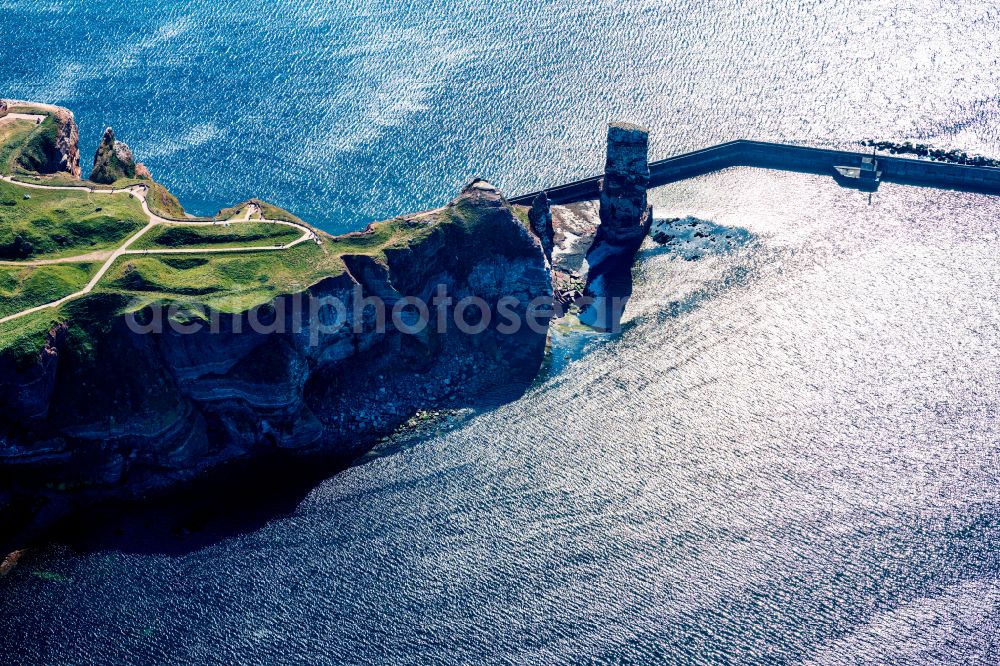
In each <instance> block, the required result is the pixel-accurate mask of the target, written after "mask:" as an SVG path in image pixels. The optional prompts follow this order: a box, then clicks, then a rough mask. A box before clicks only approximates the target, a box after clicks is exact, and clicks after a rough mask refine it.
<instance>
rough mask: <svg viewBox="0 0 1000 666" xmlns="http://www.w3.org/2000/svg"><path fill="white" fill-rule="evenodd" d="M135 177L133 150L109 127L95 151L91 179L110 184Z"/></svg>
mask: <svg viewBox="0 0 1000 666" xmlns="http://www.w3.org/2000/svg"><path fill="white" fill-rule="evenodd" d="M144 169H145V167H144ZM146 173H148V171H146ZM135 177H136V164H135V159H134V158H133V157H132V150H131V149H130V148H129V147H128V145H127V144H125V143H123V142H122V141H118V140H117V139H115V132H114V130H112V129H111V128H110V127H108V128H107V129H105V130H104V136H103V137H101V143H100V144H98V146H97V152H95V153H94V168H93V169H92V170H91V172H90V180H92V181H94V182H95V183H103V184H106V185H110V184H111V183H113V182H115V181H116V180H118V179H120V178H135Z"/></svg>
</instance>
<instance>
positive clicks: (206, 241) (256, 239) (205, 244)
mask: <svg viewBox="0 0 1000 666" xmlns="http://www.w3.org/2000/svg"><path fill="white" fill-rule="evenodd" d="M301 235H302V232H301V231H299V230H298V229H294V228H292V227H286V226H285V225H283V224H269V223H266V222H264V223H261V222H234V223H232V224H230V225H229V226H228V227H226V226H222V225H221V224H220V225H213V226H210V227H195V226H189V225H181V224H178V225H170V226H166V225H161V226H158V227H155V228H154V229H153V230H151V231H150V232H149V233H147V234H146V235H145V236H143V237H142V238H140V239H139V240H138V241H136V243H135V245H133V246H132V247H133V248H134V249H136V250H150V249H164V248H223V247H274V246H275V245H286V244H288V243H291V242H292V241H294V240H296V239H297V238H299V237H300V236H301Z"/></svg>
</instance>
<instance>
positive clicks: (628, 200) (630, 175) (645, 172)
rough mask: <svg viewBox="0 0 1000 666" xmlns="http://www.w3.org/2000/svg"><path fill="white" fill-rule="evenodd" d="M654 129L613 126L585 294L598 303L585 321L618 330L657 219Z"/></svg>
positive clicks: (585, 312)
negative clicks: (652, 190)
mask: <svg viewBox="0 0 1000 666" xmlns="http://www.w3.org/2000/svg"><path fill="white" fill-rule="evenodd" d="M648 159H649V132H648V131H647V130H645V129H643V128H641V127H638V126H636V125H631V124H628V123H612V124H611V125H610V126H609V127H608V152H607V162H606V165H605V170H604V179H603V182H602V183H601V197H600V219H601V224H600V226H599V227H598V229H597V234H596V236H595V237H594V242H593V244H592V245H591V246H590V249H589V250H588V251H587V264H588V266H589V272H588V274H587V286H586V289H585V290H584V297H585V298H588V299H590V300H592V301H593V303H592V304H591V305H589V306H587V307H586V308H585V309H584V310H583V311H582V312H581V313H580V321H582V322H583V323H585V324H588V325H590V326H593V327H595V328H598V329H601V330H606V331H610V330H616V329H617V328H618V327H619V326H620V324H621V317H622V314H623V312H624V310H625V304H626V303H627V301H628V299H629V297H630V296H631V295H632V264H633V263H634V262H635V256H636V253H637V252H638V251H639V247H640V246H641V245H642V241H643V239H645V237H646V235H647V234H648V233H649V228H650V225H651V224H652V221H653V212H652V208H651V207H650V206H649V204H648V203H647V201H646V190H647V188H648V187H649V162H648Z"/></svg>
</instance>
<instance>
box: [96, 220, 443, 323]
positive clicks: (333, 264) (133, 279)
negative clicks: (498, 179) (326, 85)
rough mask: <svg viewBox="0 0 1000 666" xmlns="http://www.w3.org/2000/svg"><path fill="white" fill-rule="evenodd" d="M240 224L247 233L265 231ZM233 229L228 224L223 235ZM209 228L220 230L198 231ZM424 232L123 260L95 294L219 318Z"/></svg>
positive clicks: (378, 231) (400, 228)
mask: <svg viewBox="0 0 1000 666" xmlns="http://www.w3.org/2000/svg"><path fill="white" fill-rule="evenodd" d="M243 224H245V225H246V226H247V227H250V228H254V227H262V226H270V225H266V224H255V223H243ZM237 226H238V225H235V224H234V225H233V226H231V227H230V228H229V230H230V231H232V230H233V229H236V228H237ZM213 228H214V229H220V230H221V229H222V228H220V227H203V228H202V229H203V230H204V229H213ZM430 228H431V227H429V226H428V225H426V224H409V223H406V222H403V221H401V220H390V221H388V222H381V223H378V224H376V225H372V231H371V232H369V233H358V234H349V235H347V236H340V237H337V238H328V239H326V240H325V241H324V243H323V244H322V245H316V243H313V242H307V243H301V244H299V245H296V246H295V247H293V248H290V249H287V250H276V251H261V252H248V253H232V254H203V255H197V254H193V255H184V256H183V257H178V256H155V255H148V256H144V255H129V256H128V257H127V259H123V260H119V261H118V262H117V263H116V264H115V265H114V266H113V267H112V268H111V270H110V271H108V273H107V274H106V275H105V277H104V279H103V280H102V281H101V283H100V284H99V285H98V287H97V288H98V290H100V291H103V292H107V293H118V294H124V295H126V296H127V297H129V298H130V299H133V304H132V305H131V306H130V309H138V308H140V307H142V306H143V305H145V304H147V303H151V302H156V301H171V302H182V303H185V304H188V305H190V306H192V307H211V308H215V309H217V310H219V311H221V312H240V311H243V310H246V309H249V308H252V307H255V306H257V305H261V304H263V303H266V302H268V301H270V300H272V299H273V298H275V297H276V296H278V295H281V294H294V293H298V292H301V291H304V290H305V289H307V288H308V287H310V286H311V285H313V284H315V283H316V282H319V281H320V280H322V279H323V278H325V277H330V276H336V275H340V274H342V273H343V272H344V271H345V270H346V269H345V267H344V263H343V261H342V260H341V258H340V257H341V256H342V255H344V254H366V255H369V256H374V257H376V258H379V259H382V258H384V254H383V251H384V250H385V249H386V248H387V247H403V246H405V245H407V244H408V243H410V242H412V241H413V240H414V239H415V238H417V237H419V236H420V235H422V234H424V233H427V232H428V230H429V229H430ZM292 231H295V230H292ZM295 235H296V236H297V235H298V232H295Z"/></svg>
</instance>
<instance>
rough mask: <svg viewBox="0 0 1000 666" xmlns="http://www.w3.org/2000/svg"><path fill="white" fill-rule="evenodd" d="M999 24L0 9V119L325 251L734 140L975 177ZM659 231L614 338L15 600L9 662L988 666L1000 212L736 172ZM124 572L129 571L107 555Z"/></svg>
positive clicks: (676, 195)
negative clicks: (500, 193) (22, 114)
mask: <svg viewBox="0 0 1000 666" xmlns="http://www.w3.org/2000/svg"><path fill="white" fill-rule="evenodd" d="M998 28H1000V10H998V9H997V7H996V5H995V3H990V2H942V1H940V0H937V1H934V2H931V1H929V0H927V1H925V0H910V1H905V0H904V1H900V0H891V1H874V2H867V3H857V2H847V1H845V0H834V1H829V2H820V1H819V0H815V1H811V2H810V1H806V2H799V3H778V2H774V3H764V2H760V3H757V2H753V3H751V2H745V1H740V2H737V1H735V0H719V1H712V2H690V1H687V0H681V1H679V2H649V1H646V0H619V1H616V2H603V1H600V0H598V1H596V2H587V3H581V2H568V1H566V0H558V1H554V2H540V3H511V2H502V1H501V2H489V3H487V2H475V1H473V0H460V1H458V2H452V3H444V2H415V3H410V4H405V5H403V4H400V3H380V2H323V1H316V0H310V1H308V2H285V3H270V4H266V5H265V4H264V3H252V2H246V1H245V0H237V1H236V2H232V3H215V2H205V1H204V0H194V1H191V2H185V3H162V2H148V1H147V2H134V3H129V4H127V5H126V4H124V3H114V2H109V1H107V0H96V1H91V2H87V3H78V2H68V1H62V0H52V1H46V0H38V1H35V2H22V1H21V0H0V52H2V54H3V57H2V58H0V96H3V97H17V98H31V99H38V100H42V101H48V102H54V103H59V104H64V105H67V106H70V107H71V108H73V109H74V110H75V111H76V113H77V118H78V120H79V122H80V126H81V133H82V137H83V151H84V153H85V156H86V155H89V154H90V153H91V152H92V151H93V149H94V148H95V147H96V143H97V140H98V138H99V136H100V132H101V130H102V129H103V126H105V125H112V126H114V127H115V129H116V131H117V132H118V134H119V135H120V137H121V138H122V139H124V140H125V141H127V142H129V143H130V145H132V147H133V149H134V151H135V152H136V153H137V155H138V156H139V157H140V159H142V160H144V161H145V162H146V163H147V164H149V165H150V167H151V169H152V171H153V173H154V174H155V175H156V176H157V178H158V179H159V180H161V181H162V182H164V183H165V184H167V185H168V186H169V187H170V188H171V189H172V190H173V191H174V192H175V193H177V194H178V195H179V196H180V198H181V200H182V202H183V203H184V204H185V205H186V206H187V207H188V208H189V210H191V211H192V212H199V213H203V212H211V211H213V210H214V209H217V208H219V207H221V206H223V205H228V204H230V203H232V202H235V201H239V200H242V199H245V198H247V197H249V196H252V195H257V196H261V197H263V198H266V199H269V200H272V201H274V202H276V203H278V204H280V205H282V206H285V207H287V208H289V209H290V210H292V211H293V212H295V213H297V214H299V215H300V216H302V217H304V218H305V219H307V220H309V221H312V222H315V223H317V224H319V225H321V226H323V227H324V228H326V229H328V230H330V231H339V230H347V229H355V228H358V227H359V226H361V225H363V224H364V223H366V222H368V221H371V220H373V219H379V218H385V217H389V216H392V215H395V214H398V213H401V212H405V211H409V210H414V209H420V208H426V207H430V206H433V205H438V204H439V203H441V202H442V201H443V200H446V199H447V198H449V197H450V196H452V195H453V194H454V192H455V191H456V190H457V189H458V188H459V187H460V186H461V185H462V183H463V182H465V181H466V180H468V179H469V178H470V177H471V176H472V175H480V176H483V177H486V178H488V179H490V180H492V181H494V182H496V183H497V184H498V185H500V186H502V187H503V188H504V189H505V190H506V191H512V192H517V191H523V190H531V189H534V188H536V187H538V186H540V185H544V184H548V183H554V182H560V181H564V180H568V179H571V178H574V177H578V176H583V175H589V174H591V173H594V172H596V171H598V170H599V168H600V165H601V157H602V150H603V139H604V131H605V130H604V124H605V123H606V122H607V121H609V120H613V119H629V120H633V121H638V122H641V123H644V124H647V125H648V126H649V127H650V129H651V131H652V137H653V152H654V156H655V157H660V156H666V155H668V154H671V153H673V152H676V151H679V150H683V149H689V148H696V147H700V146H704V145H708V144H711V143H715V142H718V141H720V140H728V139H732V138H738V137H749V138H765V139H782V140H789V141H805V142H810V143H816V144H833V145H844V144H848V143H850V142H853V141H857V140H858V139H862V138H866V137H873V138H880V139H882V138H884V139H904V140H905V139H914V140H922V141H925V142H928V143H934V144H936V145H940V146H942V147H948V148H950V147H956V148H961V149H963V150H967V151H970V152H980V153H984V154H987V155H991V156H994V157H996V156H998V155H1000V133H998V130H997V127H998V116H1000V80H998V79H997V78H996V77H995V72H996V66H997V62H998V60H1000V46H998V44H997V43H996V40H995V39H993V36H995V35H996V34H997V31H998ZM653 200H654V203H655V204H656V206H657V211H658V215H661V216H678V217H684V216H688V215H690V216H694V217H696V218H698V219H702V220H706V221H709V222H711V223H713V224H717V225H722V226H728V227H733V228H738V229H741V230H746V233H747V234H748V235H749V236H750V237H751V238H752V239H753V240H752V242H749V243H748V244H746V245H745V246H743V247H741V248H739V249H738V250H737V251H734V252H732V253H723V254H719V255H706V256H702V257H700V258H698V259H697V260H689V259H692V257H690V256H688V257H685V256H682V255H680V254H677V253H674V252H671V251H665V250H662V249H658V248H654V247H648V248H647V249H646V250H645V251H644V252H643V255H642V257H641V260H640V264H639V266H638V269H637V274H638V278H637V279H638V282H637V288H636V294H635V297H634V298H633V300H632V301H631V302H630V304H629V313H628V317H629V322H628V325H627V327H626V330H625V332H624V333H623V334H621V335H620V336H615V337H604V336H596V335H594V336H588V335H584V334H579V333H573V332H560V333H559V335H557V336H556V338H555V340H554V349H553V363H552V364H551V366H550V367H549V369H547V370H546V372H545V374H544V375H543V376H542V377H540V378H539V380H538V381H537V382H536V384H535V385H534V386H533V387H532V389H531V390H530V391H529V393H528V394H527V395H525V396H524V397H523V398H522V399H520V400H518V401H515V402H513V403H510V404H508V405H505V406H503V407H501V408H499V409H497V410H494V411H491V412H487V413H483V414H475V415H465V416H460V417H456V418H455V419H453V420H452V421H449V422H448V423H445V424H442V425H440V426H437V427H428V428H426V429H424V430H421V431H418V432H416V433H412V434H408V435H402V436H400V437H398V438H396V439H395V440H393V441H392V442H390V443H387V444H386V445H385V446H384V447H381V448H380V449H378V450H377V451H375V452H374V453H373V454H371V455H369V456H366V457H365V458H364V459H362V460H361V461H359V462H358V463H357V464H356V465H354V466H353V467H351V468H349V469H347V470H345V471H344V472H342V473H340V474H338V475H336V476H334V477H333V478H331V479H328V480H326V481H323V482H322V483H320V484H319V485H317V486H316V487H315V488H314V489H312V490H311V492H309V493H308V494H306V495H305V496H304V497H303V498H302V499H301V501H297V502H295V503H294V505H293V506H291V507H289V508H288V509H287V510H286V511H283V512H280V513H275V515H271V516H268V517H267V518H266V519H264V520H263V521H262V522H261V523H260V524H256V525H255V526H254V527H252V528H245V529H238V530H233V531H231V532H230V533H225V532H224V531H223V533H220V534H219V535H216V536H213V537H212V538H209V539H200V538H199V536H198V535H197V534H193V535H189V534H186V533H183V534H179V535H178V536H177V541H178V543H177V544H174V546H175V547H173V548H169V549H166V548H164V549H156V548H122V547H117V546H107V547H103V548H97V549H85V550H81V551H75V550H73V549H68V548H62V547H59V546H53V547H52V548H50V549H48V550H46V551H44V552H41V553H37V554H35V556H34V557H33V558H32V559H29V560H28V561H27V562H26V564H25V565H23V566H21V567H19V568H18V569H16V570H15V572H14V574H13V575H12V576H10V577H9V578H8V579H6V580H4V581H3V582H2V583H0V655H2V656H3V657H4V658H3V659H0V661H5V662H13V663H73V664H77V663H93V664H111V663H130V664H143V663H155V662H162V663H258V664H271V663H308V664H312V663H394V664H397V663H398V664H404V663H546V664H547V663H580V662H597V663H633V662H641V663H676V664H686V663H752V662H770V663H775V662H778V663H782V662H794V663H814V664H842V663H899V664H904V663H906V664H908V663H926V664H937V663H985V664H992V663H997V662H998V661H1000V631H998V617H1000V582H998V575H1000V562H998V553H1000V490H998V482H1000V479H998V475H1000V453H998V448H997V440H998V437H997V435H998V427H997V421H996V418H997V414H998V410H1000V386H998V378H997V368H998V367H1000V308H998V306H997V296H996V295H997V293H998V288H1000V231H998V227H997V220H998V219H1000V201H998V200H995V199H992V198H989V197H985V196H979V195H971V194H962V193H955V192H942V191H935V190H924V189H916V188H907V187H902V186H883V187H882V188H881V190H880V191H879V192H878V193H877V194H875V196H874V197H873V199H872V201H871V204H870V205H869V202H868V200H867V197H866V196H864V195H861V194H859V193H857V192H852V191H847V190H841V189H839V188H838V187H837V186H836V185H835V184H834V183H833V182H832V181H831V180H830V179H826V178H821V177H817V176H808V175H801V174H777V173H773V172H765V171H760V170H751V169H733V170H729V171H726V172H723V173H719V174H714V175H711V176H706V177H703V178H698V179H695V180H691V181H687V182H683V183H678V184H675V185H672V186H669V187H666V188H661V189H660V190H658V191H656V192H655V193H654V194H653ZM126 537H127V538H132V537H135V538H138V537H136V535H135V534H133V533H129V534H127V535H126Z"/></svg>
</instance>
